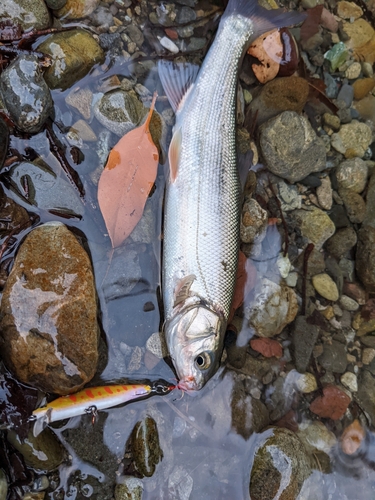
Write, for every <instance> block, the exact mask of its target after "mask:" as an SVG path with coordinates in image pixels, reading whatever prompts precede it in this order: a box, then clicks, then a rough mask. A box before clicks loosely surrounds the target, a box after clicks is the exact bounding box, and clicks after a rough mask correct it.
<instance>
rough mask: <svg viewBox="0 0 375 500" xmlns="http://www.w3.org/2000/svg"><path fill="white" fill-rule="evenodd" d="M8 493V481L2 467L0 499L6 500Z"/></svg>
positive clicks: (0, 473) (0, 472)
mask: <svg viewBox="0 0 375 500" xmlns="http://www.w3.org/2000/svg"><path fill="white" fill-rule="evenodd" d="M7 495H8V481H7V478H6V475H5V473H4V471H3V470H2V469H0V500H6V499H7Z"/></svg>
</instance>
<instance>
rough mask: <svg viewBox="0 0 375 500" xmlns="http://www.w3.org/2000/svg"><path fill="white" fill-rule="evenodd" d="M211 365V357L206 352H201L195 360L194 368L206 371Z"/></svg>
mask: <svg viewBox="0 0 375 500" xmlns="http://www.w3.org/2000/svg"><path fill="white" fill-rule="evenodd" d="M210 365H211V356H210V355H209V353H208V352H201V353H200V354H198V356H197V357H196V358H195V366H196V367H197V368H198V370H207V368H209V367H210Z"/></svg>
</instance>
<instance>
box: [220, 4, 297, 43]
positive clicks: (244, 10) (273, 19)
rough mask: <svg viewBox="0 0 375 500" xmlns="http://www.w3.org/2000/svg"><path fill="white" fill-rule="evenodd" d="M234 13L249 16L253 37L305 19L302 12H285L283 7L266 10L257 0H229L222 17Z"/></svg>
mask: <svg viewBox="0 0 375 500" xmlns="http://www.w3.org/2000/svg"><path fill="white" fill-rule="evenodd" d="M235 14H238V15H241V16H244V17H248V18H251V20H252V21H253V22H254V34H253V37H254V38H257V37H258V36H260V35H262V34H263V33H265V32H266V31H271V30H273V29H275V28H284V27H286V26H293V25H295V24H299V23H301V22H302V21H304V20H305V19H306V13H304V12H286V11H284V10H283V9H270V10H267V9H265V8H264V7H261V6H260V5H258V2H257V0H229V2H228V5H227V8H226V9H225V12H224V14H223V17H222V19H226V18H228V17H230V16H232V15H235Z"/></svg>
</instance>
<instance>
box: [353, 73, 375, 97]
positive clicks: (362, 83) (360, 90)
mask: <svg viewBox="0 0 375 500" xmlns="http://www.w3.org/2000/svg"><path fill="white" fill-rule="evenodd" d="M374 87H375V80H374V79H373V78H359V79H358V80H356V81H355V82H354V83H353V90H354V99H356V100H357V101H359V100H361V99H363V98H364V97H366V96H367V94H369V93H370V92H371V90H372V89H373V88H374Z"/></svg>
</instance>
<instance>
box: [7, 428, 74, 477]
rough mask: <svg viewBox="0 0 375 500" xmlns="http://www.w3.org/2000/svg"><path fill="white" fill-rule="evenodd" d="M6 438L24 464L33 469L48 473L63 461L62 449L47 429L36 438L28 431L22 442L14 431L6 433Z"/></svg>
mask: <svg viewBox="0 0 375 500" xmlns="http://www.w3.org/2000/svg"><path fill="white" fill-rule="evenodd" d="M7 438H8V441H9V442H10V443H11V444H12V446H14V447H15V448H16V450H18V451H19V452H20V453H21V454H22V456H23V458H24V459H25V462H26V464H27V465H28V466H29V467H33V468H34V469H41V470H47V471H50V470H53V469H56V468H57V467H58V466H59V465H60V464H61V462H62V461H63V460H64V455H65V454H64V449H63V447H62V445H61V443H60V441H59V440H58V439H57V437H56V435H55V434H54V433H53V432H52V431H51V430H50V429H49V428H48V427H47V428H46V429H44V431H43V432H41V433H40V434H39V435H38V436H37V437H35V436H34V435H33V433H32V430H30V431H29V433H28V435H27V438H26V439H25V440H24V441H23V442H22V441H21V439H20V438H19V436H17V434H16V433H15V432H14V431H8V433H7Z"/></svg>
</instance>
